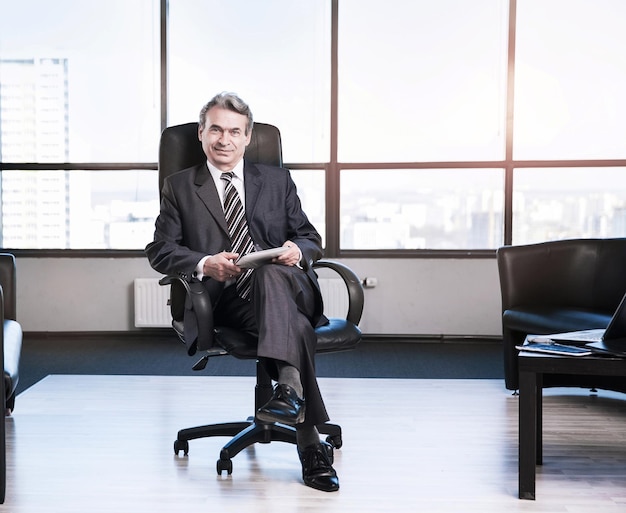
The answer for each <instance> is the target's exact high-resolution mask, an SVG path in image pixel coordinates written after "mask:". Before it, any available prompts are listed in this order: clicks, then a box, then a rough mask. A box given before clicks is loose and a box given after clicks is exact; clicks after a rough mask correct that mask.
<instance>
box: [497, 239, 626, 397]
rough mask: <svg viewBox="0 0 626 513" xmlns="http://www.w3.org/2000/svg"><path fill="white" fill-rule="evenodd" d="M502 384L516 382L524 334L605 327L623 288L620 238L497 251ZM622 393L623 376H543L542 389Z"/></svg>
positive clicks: (624, 258) (625, 246) (624, 251)
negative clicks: (595, 389) (520, 347)
mask: <svg viewBox="0 0 626 513" xmlns="http://www.w3.org/2000/svg"><path fill="white" fill-rule="evenodd" d="M497 262H498V272H499V275H500V289H501V293H502V337H503V350H504V352H503V356H504V375H505V381H506V387H507V388H508V389H509V390H517V388H518V386H519V379H518V367H517V355H518V352H519V351H518V350H517V349H515V346H516V345H519V344H522V343H523V342H524V339H525V338H526V336H527V335H529V334H533V335H547V334H550V333H559V332H567V331H577V330H584V329H594V328H606V326H607V325H608V323H609V320H610V319H611V316H612V315H613V312H614V311H615V309H616V308H617V305H618V304H619V302H620V300H621V299H622V297H623V295H624V293H625V292H626V264H625V263H626V238H617V239H570V240H559V241H551V242H542V243H538V244H528V245H522V246H503V247H501V248H499V249H498V251H497ZM554 386H575V387H584V388H602V389H606V390H617V391H626V378H614V377H608V376H572V375H558V374H552V375H546V376H545V377H544V387H554Z"/></svg>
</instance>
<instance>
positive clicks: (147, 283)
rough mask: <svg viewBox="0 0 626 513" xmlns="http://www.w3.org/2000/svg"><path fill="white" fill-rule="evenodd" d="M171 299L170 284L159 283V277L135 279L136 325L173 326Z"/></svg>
mask: <svg viewBox="0 0 626 513" xmlns="http://www.w3.org/2000/svg"><path fill="white" fill-rule="evenodd" d="M169 299H170V286H169V285H166V286H162V285H159V280H158V279H157V278H137V279H136V280H135V327H136V328H161V327H171V326H172V315H171V314H170V307H169V305H168V304H167V302H168V301H169Z"/></svg>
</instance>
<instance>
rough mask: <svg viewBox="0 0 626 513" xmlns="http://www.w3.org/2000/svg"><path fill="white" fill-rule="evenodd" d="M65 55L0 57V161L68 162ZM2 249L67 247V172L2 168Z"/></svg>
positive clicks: (68, 221)
mask: <svg viewBox="0 0 626 513" xmlns="http://www.w3.org/2000/svg"><path fill="white" fill-rule="evenodd" d="M68 115H69V109H68V62H67V59H54V58H33V59H0V160H1V161H3V162H12V163H20V162H67V161H68V160H69V158H68V157H69V155H68V153H69V144H68V133H69V127H68V125H69V123H68ZM1 188H2V189H1V203H2V209H1V215H2V220H1V221H2V222H1V223H0V226H1V227H2V228H1V229H2V233H1V235H2V243H1V245H2V247H5V248H15V247H19V248H41V247H47V248H66V247H68V242H69V232H70V229H69V228H70V227H69V223H70V220H69V212H68V208H67V205H69V204H70V203H69V191H70V177H69V173H68V172H67V171H66V172H62V171H61V172H59V171H3V172H2V180H1Z"/></svg>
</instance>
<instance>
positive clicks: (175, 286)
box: [159, 276, 213, 355]
mask: <svg viewBox="0 0 626 513" xmlns="http://www.w3.org/2000/svg"><path fill="white" fill-rule="evenodd" d="M159 284H160V285H171V287H172V288H171V292H170V309H171V311H172V319H173V322H181V321H184V312H185V310H187V311H192V312H193V317H194V319H193V321H191V322H192V323H195V325H196V328H197V337H195V340H184V342H185V344H186V345H187V351H188V353H189V354H190V355H192V354H194V353H195V352H196V350H198V349H200V350H206V349H210V348H211V347H212V346H213V305H212V304H211V298H210V297H209V293H208V292H207V290H206V288H205V287H204V285H202V283H201V282H198V281H196V282H191V283H189V282H188V281H186V280H184V279H182V278H180V277H178V276H165V277H164V278H161V280H159ZM181 304H182V305H184V308H181ZM187 324H188V323H185V327H186V328H187V327H188V326H187ZM177 331H178V330H177ZM185 332H188V333H194V330H193V329H192V330H189V331H188V330H185Z"/></svg>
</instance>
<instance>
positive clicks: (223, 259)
mask: <svg viewBox="0 0 626 513" xmlns="http://www.w3.org/2000/svg"><path fill="white" fill-rule="evenodd" d="M237 258H239V253H230V252H228V251H222V252H221V253H218V254H217V255H212V256H210V257H209V258H207V259H206V260H205V262H204V266H203V274H204V275H205V276H210V277H211V278H213V279H214V280H217V281H228V280H232V279H233V278H236V277H237V276H239V275H240V274H241V273H242V272H243V269H241V267H239V266H238V265H235V264H234V263H233V262H235V261H236V260H237Z"/></svg>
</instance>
